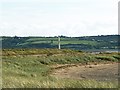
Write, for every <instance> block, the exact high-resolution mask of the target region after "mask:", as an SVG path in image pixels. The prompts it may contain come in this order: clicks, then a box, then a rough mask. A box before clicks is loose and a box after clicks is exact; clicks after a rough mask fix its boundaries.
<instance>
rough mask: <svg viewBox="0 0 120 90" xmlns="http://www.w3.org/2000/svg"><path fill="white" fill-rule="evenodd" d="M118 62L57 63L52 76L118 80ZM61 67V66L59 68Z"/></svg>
mask: <svg viewBox="0 0 120 90" xmlns="http://www.w3.org/2000/svg"><path fill="white" fill-rule="evenodd" d="M118 64H119V63H109V64H97V65H94V64H90V65H71V66H69V67H65V66H66V65H62V66H61V65H56V66H54V68H55V69H54V70H53V72H52V74H51V75H52V76H55V77H61V78H72V79H94V80H97V81H118V76H119V75H118V74H119V73H118ZM59 67H60V68H59ZM63 67H64V68H63Z"/></svg>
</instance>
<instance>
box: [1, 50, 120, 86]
mask: <svg viewBox="0 0 120 90" xmlns="http://www.w3.org/2000/svg"><path fill="white" fill-rule="evenodd" d="M2 52H3V56H2V64H3V65H2V72H3V75H2V76H3V77H2V78H3V88H116V87H117V84H116V83H113V82H102V81H101V82H98V81H95V80H75V79H61V78H56V77H52V76H50V73H51V71H52V70H54V69H55V68H53V67H51V66H52V65H56V64H78V63H81V64H88V63H90V62H91V63H96V62H97V63H105V62H111V61H112V62H113V61H114V62H118V59H119V58H120V56H119V55H118V53H100V54H97V55H96V54H91V53H85V52H82V51H77V50H76V51H75V50H70V49H61V50H58V49H3V51H2Z"/></svg>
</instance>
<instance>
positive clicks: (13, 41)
mask: <svg viewBox="0 0 120 90" xmlns="http://www.w3.org/2000/svg"><path fill="white" fill-rule="evenodd" d="M119 37H120V35H101V36H84V37H66V36H61V48H63V49H65V48H69V49H76V50H95V49H99V50H100V49H104V50H106V49H108V50H109V49H113V50H115V49H116V50H117V49H118V44H119V42H118V38H119ZM1 41H2V48H57V47H58V38H57V37H17V36H15V37H5V36H2V40H1Z"/></svg>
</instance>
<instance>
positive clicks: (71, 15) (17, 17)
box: [0, 0, 119, 36]
mask: <svg viewBox="0 0 120 90" xmlns="http://www.w3.org/2000/svg"><path fill="white" fill-rule="evenodd" d="M118 1H119V0H0V32H1V33H0V36H15V35H16V36H58V35H63V36H93V35H113V34H118Z"/></svg>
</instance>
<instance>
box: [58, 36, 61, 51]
mask: <svg viewBox="0 0 120 90" xmlns="http://www.w3.org/2000/svg"><path fill="white" fill-rule="evenodd" d="M58 49H61V47H60V36H58Z"/></svg>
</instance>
